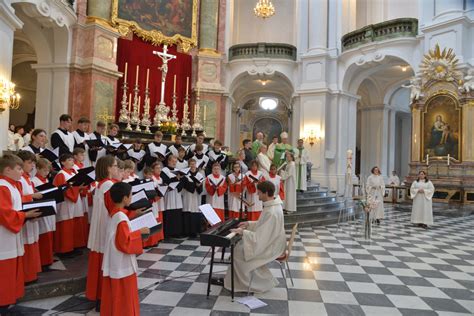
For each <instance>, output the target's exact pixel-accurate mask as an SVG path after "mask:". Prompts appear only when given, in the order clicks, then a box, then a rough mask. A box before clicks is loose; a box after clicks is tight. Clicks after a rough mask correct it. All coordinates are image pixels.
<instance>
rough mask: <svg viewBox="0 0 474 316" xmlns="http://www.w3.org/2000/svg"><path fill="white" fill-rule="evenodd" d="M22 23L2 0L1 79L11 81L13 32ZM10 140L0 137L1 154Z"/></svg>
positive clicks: (2, 128) (3, 125)
mask: <svg viewBox="0 0 474 316" xmlns="http://www.w3.org/2000/svg"><path fill="white" fill-rule="evenodd" d="M21 26H22V23H21V21H20V20H19V19H18V18H17V17H16V16H15V14H14V10H13V8H12V7H11V6H10V1H9V0H0V43H2V44H1V45H2V48H1V49H0V78H5V79H6V80H11V70H12V58H13V32H14V30H15V29H18V28H21ZM8 121H9V110H8V109H7V110H6V111H4V112H2V113H0V132H1V133H2V134H3V135H5V134H4V133H6V131H7V129H8ZM7 145H8V138H7V137H0V153H1V152H2V151H3V150H6V149H7Z"/></svg>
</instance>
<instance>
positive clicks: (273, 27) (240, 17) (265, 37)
mask: <svg viewBox="0 0 474 316" xmlns="http://www.w3.org/2000/svg"><path fill="white" fill-rule="evenodd" d="M312 1H314V0H312ZM255 3H256V1H250V0H234V3H233V11H234V19H233V23H234V24H233V34H231V35H230V36H232V41H231V45H235V44H244V43H258V42H266V43H286V44H291V45H296V36H295V0H273V1H272V3H273V5H274V6H275V12H276V13H275V15H274V16H273V17H271V18H269V19H265V20H263V19H262V18H257V17H256V16H255V15H254V13H253V8H254V7H255Z"/></svg>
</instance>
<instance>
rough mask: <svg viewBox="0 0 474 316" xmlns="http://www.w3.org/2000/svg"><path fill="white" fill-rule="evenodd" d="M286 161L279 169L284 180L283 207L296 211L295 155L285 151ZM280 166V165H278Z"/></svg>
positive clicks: (288, 210) (289, 210)
mask: <svg viewBox="0 0 474 316" xmlns="http://www.w3.org/2000/svg"><path fill="white" fill-rule="evenodd" d="M285 156H286V163H285V164H284V166H283V165H282V166H283V170H281V171H280V176H281V179H282V180H283V181H284V182H283V183H284V184H283V185H284V188H285V200H284V201H283V209H284V210H285V211H287V212H296V164H295V156H294V154H293V153H292V152H290V151H287V152H286V153H285ZM280 168H281V167H280Z"/></svg>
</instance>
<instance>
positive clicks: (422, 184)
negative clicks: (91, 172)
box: [410, 171, 435, 229]
mask: <svg viewBox="0 0 474 316" xmlns="http://www.w3.org/2000/svg"><path fill="white" fill-rule="evenodd" d="M434 191H435V188H434V186H433V183H431V181H430V180H428V178H427V177H426V173H425V172H424V171H420V172H419V173H418V179H417V180H416V181H414V182H413V183H412V185H411V188H410V195H411V198H412V199H413V209H412V211H411V222H412V223H413V224H418V226H420V227H423V228H425V229H426V228H428V225H433V201H432V198H433V194H434Z"/></svg>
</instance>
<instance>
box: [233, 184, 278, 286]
mask: <svg viewBox="0 0 474 316" xmlns="http://www.w3.org/2000/svg"><path fill="white" fill-rule="evenodd" d="M274 191H275V186H274V185H273V183H271V182H269V181H264V182H261V183H259V184H258V185H257V193H258V196H259V199H260V200H261V201H262V202H263V211H262V214H261V215H260V218H259V219H258V221H255V222H242V223H240V225H239V227H238V228H236V229H233V230H232V232H235V233H236V234H240V235H242V240H241V241H240V242H239V243H238V244H237V246H236V247H235V249H234V285H235V287H234V288H235V291H236V292H247V291H248V290H249V284H250V278H251V275H252V284H251V287H250V291H251V292H254V293H262V292H266V291H269V290H271V289H272V288H274V287H275V286H277V285H278V280H277V279H276V278H275V277H274V276H273V275H272V273H271V272H270V269H269V268H268V266H267V264H268V263H270V262H272V261H273V260H275V259H276V258H278V257H280V256H281V255H282V254H283V253H284V252H285V249H286V236H285V229H284V226H283V209H282V201H281V200H280V198H279V197H276V198H275V197H274ZM224 287H225V288H226V289H228V290H230V288H231V269H230V268H229V269H228V270H227V274H226V276H225V279H224Z"/></svg>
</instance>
